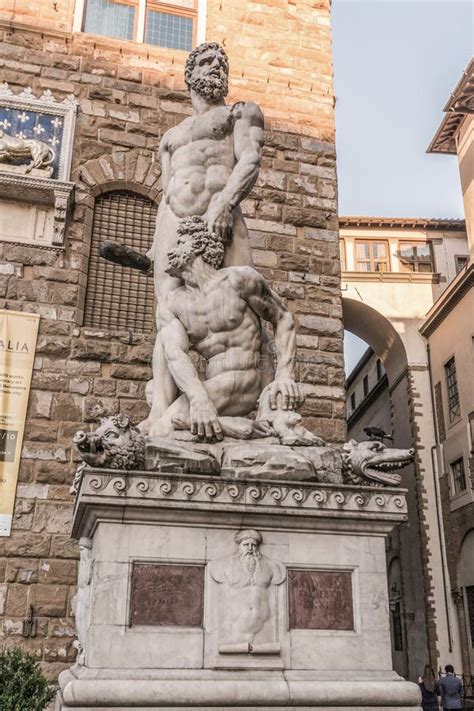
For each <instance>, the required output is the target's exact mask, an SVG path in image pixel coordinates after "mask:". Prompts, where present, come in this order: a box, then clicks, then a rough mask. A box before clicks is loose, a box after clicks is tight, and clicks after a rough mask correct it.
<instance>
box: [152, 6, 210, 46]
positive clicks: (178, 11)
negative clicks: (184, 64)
mask: <svg viewBox="0 0 474 711" xmlns="http://www.w3.org/2000/svg"><path fill="white" fill-rule="evenodd" d="M193 4H194V8H193V9H191V8H189V7H181V6H180V5H168V4H167V3H163V2H159V0H145V10H144V12H143V28H140V29H141V30H143V32H142V37H143V40H142V41H143V44H146V45H147V46H148V47H162V48H163V49H177V48H174V47H163V45H161V44H150V43H148V42H147V41H146V39H145V38H146V25H147V14H148V10H152V11H153V12H163V13H165V14H166V15H174V16H175V17H185V18H187V19H191V20H192V21H193V35H192V40H191V49H192V48H193V47H195V46H196V36H197V13H198V7H197V0H193ZM191 49H189V50H188V49H177V51H178V52H190V51H191Z"/></svg>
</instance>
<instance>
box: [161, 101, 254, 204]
mask: <svg viewBox="0 0 474 711" xmlns="http://www.w3.org/2000/svg"><path fill="white" fill-rule="evenodd" d="M243 106H244V105H243V104H235V105H233V106H218V107H216V108H214V109H210V110H209V111H207V112H206V113H205V114H203V115H199V116H190V117H189V118H187V119H185V120H184V121H183V122H182V123H180V124H179V125H178V126H176V127H175V128H172V129H170V130H169V131H167V133H166V134H165V135H164V137H163V142H162V146H161V150H162V152H163V151H165V152H168V154H169V167H168V175H167V176H166V186H165V190H164V196H163V197H164V200H165V202H166V204H167V205H169V207H170V208H171V210H172V211H173V213H174V214H175V215H176V216H177V217H179V218H182V217H187V216H191V215H204V214H205V213H206V211H207V209H208V207H209V204H210V201H211V199H212V197H213V195H215V194H216V193H220V192H221V191H222V190H223V189H224V187H225V185H226V183H227V180H228V178H229V176H230V174H231V172H232V169H233V167H234V165H235V162H236V161H235V156H234V142H233V130H234V125H235V122H236V120H238V119H239V118H240V117H241V115H242V107H243Z"/></svg>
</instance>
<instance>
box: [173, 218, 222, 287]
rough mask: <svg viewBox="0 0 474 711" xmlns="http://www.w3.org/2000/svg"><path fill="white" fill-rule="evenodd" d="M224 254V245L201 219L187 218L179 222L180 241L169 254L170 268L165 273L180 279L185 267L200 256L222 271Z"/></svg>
mask: <svg viewBox="0 0 474 711" xmlns="http://www.w3.org/2000/svg"><path fill="white" fill-rule="evenodd" d="M224 254H225V247H224V245H223V244H222V242H221V241H220V240H219V239H217V237H216V236H215V235H214V234H213V233H211V232H209V230H208V228H207V225H206V223H205V222H204V220H203V219H202V218H201V217H197V216H193V217H185V218H183V219H182V220H180V222H179V226H178V241H177V243H176V247H175V248H174V249H172V250H170V251H169V252H168V267H167V268H166V270H165V271H166V272H167V273H168V274H170V276H174V277H178V278H179V277H181V275H182V273H183V270H184V269H185V267H186V266H188V265H190V264H191V263H192V262H193V261H194V259H195V258H196V257H199V256H200V257H202V260H203V261H204V262H206V264H209V265H210V266H211V267H214V269H220V267H221V266H222V262H223V260H224Z"/></svg>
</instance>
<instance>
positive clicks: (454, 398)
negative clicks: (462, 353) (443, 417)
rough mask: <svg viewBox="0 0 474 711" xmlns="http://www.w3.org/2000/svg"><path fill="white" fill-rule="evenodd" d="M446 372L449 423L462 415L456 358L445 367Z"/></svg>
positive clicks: (450, 360)
mask: <svg viewBox="0 0 474 711" xmlns="http://www.w3.org/2000/svg"><path fill="white" fill-rule="evenodd" d="M444 372H445V374H446V384H447V388H448V409H449V421H450V422H454V420H455V419H456V418H457V417H459V415H460V408H459V390H458V380H457V376H456V361H455V360H454V356H453V357H452V358H450V359H449V360H448V362H447V363H446V365H445V366H444Z"/></svg>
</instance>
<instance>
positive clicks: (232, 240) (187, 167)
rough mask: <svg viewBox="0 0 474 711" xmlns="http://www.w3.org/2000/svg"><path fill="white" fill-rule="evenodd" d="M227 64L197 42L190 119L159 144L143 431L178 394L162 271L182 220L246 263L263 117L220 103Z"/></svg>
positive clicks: (172, 285)
mask: <svg viewBox="0 0 474 711" xmlns="http://www.w3.org/2000/svg"><path fill="white" fill-rule="evenodd" d="M228 72H229V65H228V59H227V55H226V53H225V51H224V50H223V48H222V47H220V46H219V45H218V44H216V43H215V42H210V43H205V44H201V45H199V46H198V47H197V48H196V49H194V50H193V51H192V52H191V54H190V55H189V57H188V59H187V62H186V67H185V80H186V83H187V85H188V87H189V91H190V95H191V104H192V110H193V113H192V116H189V117H187V118H186V119H184V121H182V123H180V124H179V125H178V126H175V127H173V128H171V129H170V130H169V131H167V132H166V133H165V134H164V136H163V138H162V141H161V143H160V147H159V156H160V161H161V169H162V174H161V179H162V186H163V198H162V201H161V203H160V206H159V209H158V215H157V220H156V232H155V239H154V242H153V245H152V247H151V250H150V252H149V257H150V258H151V259H152V260H153V268H154V280H155V291H156V296H157V301H158V309H157V327H158V334H157V338H156V344H155V349H154V353H153V391H152V406H151V412H150V415H149V417H148V419H147V420H146V421H145V422H143V423H141V425H140V428H141V430H142V431H143V432H145V433H148V432H150V434H153V433H154V432H155V425H156V423H157V422H158V420H159V419H160V418H161V417H162V416H163V414H164V413H165V411H166V410H167V409H168V408H169V406H170V405H171V403H172V402H173V401H174V400H175V398H176V396H177V387H176V382H175V380H174V378H173V377H172V375H171V373H170V372H169V369H168V364H167V360H166V359H165V356H164V352H163V337H162V333H161V332H162V328H163V324H165V323H167V321H168V320H169V318H170V314H169V313H168V311H167V306H166V304H167V303H169V300H168V298H167V296H168V295H169V293H170V292H171V291H172V290H174V289H176V288H177V287H178V286H180V283H181V281H180V279H178V278H177V277H176V276H175V275H173V274H171V273H166V272H165V269H166V265H167V259H166V255H167V253H168V252H169V251H170V249H174V248H175V247H176V243H177V240H178V236H179V227H180V223H181V221H182V220H183V219H184V218H192V217H200V218H201V219H202V220H203V222H205V224H206V225H207V227H208V229H209V231H210V232H211V233H213V234H214V235H215V237H216V239H217V240H218V241H219V242H220V243H221V244H222V246H223V249H224V258H223V264H224V266H230V265H250V264H251V263H252V257H251V250H250V246H249V240H248V233H247V228H246V226H245V222H244V219H243V217H242V212H241V209H240V206H239V205H240V203H241V201H242V200H243V199H244V198H245V197H246V196H247V195H248V193H249V192H250V190H251V189H252V187H253V185H254V183H255V181H256V179H257V176H258V171H259V167H260V162H261V156H262V145H263V114H262V112H261V110H260V109H259V107H258V106H257V105H256V104H254V103H253V102H246V103H242V102H239V103H237V104H232V105H226V103H225V101H224V98H225V96H226V95H227V86H228Z"/></svg>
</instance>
